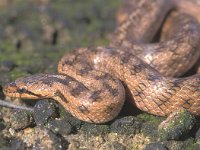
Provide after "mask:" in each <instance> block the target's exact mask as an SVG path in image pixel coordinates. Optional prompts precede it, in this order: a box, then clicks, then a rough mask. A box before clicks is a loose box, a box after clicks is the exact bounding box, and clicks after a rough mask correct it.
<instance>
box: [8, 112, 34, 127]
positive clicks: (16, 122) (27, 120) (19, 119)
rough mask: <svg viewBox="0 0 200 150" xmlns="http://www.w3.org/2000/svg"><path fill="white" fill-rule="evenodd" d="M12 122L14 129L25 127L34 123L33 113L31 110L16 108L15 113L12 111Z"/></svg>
mask: <svg viewBox="0 0 200 150" xmlns="http://www.w3.org/2000/svg"><path fill="white" fill-rule="evenodd" d="M10 122H11V127H12V128H13V129H15V130H18V129H24V128H26V127H28V126H32V125H34V119H33V114H32V112H30V111H25V110H16V111H15V112H14V113H11V117H10Z"/></svg>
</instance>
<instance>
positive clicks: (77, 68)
mask: <svg viewBox="0 0 200 150" xmlns="http://www.w3.org/2000/svg"><path fill="white" fill-rule="evenodd" d="M134 3H135V6H134V9H133V11H132V12H129V13H130V15H128V17H122V18H125V20H123V19H122V20H123V21H121V20H120V19H119V20H120V22H122V23H121V25H119V27H118V28H117V29H116V31H115V33H114V34H113V38H112V42H111V44H110V46H109V47H96V48H80V49H77V50H75V51H73V52H72V53H68V54H66V55H65V56H64V57H63V58H62V59H61V60H60V62H59V64H58V73H59V74H58V75H47V74H39V75H33V76H30V77H25V78H20V79H17V80H16V81H14V82H12V83H9V84H7V85H6V86H5V87H4V93H5V95H7V96H10V97H21V98H30V99H39V98H53V99H55V100H56V101H58V102H59V103H61V104H62V105H63V106H64V107H65V108H66V109H67V110H68V111H69V112H70V113H72V115H74V116H75V117H77V118H79V119H81V120H84V121H88V122H94V123H103V122H107V121H110V120H112V119H113V118H115V117H116V116H117V115H118V113H119V112H120V110H121V108H122V106H123V104H124V100H125V96H126V95H128V99H129V100H130V101H131V102H132V103H133V104H134V105H135V106H137V107H138V108H139V109H141V110H143V111H145V112H148V113H151V114H154V115H159V116H166V115H169V114H170V113H172V112H173V111H175V110H177V109H178V108H185V109H187V110H188V111H190V112H191V113H192V114H195V115H200V89H199V87H200V75H193V76H191V77H186V78H171V77H172V76H179V75H181V74H183V73H184V72H186V71H187V70H188V69H189V68H191V67H192V66H193V65H194V63H195V62H196V61H197V59H199V55H200V51H199V48H200V45H199V44H200V25H199V22H198V20H197V19H198V17H196V16H194V17H192V16H191V14H192V15H193V12H192V11H191V14H185V13H183V12H181V11H177V12H173V13H171V14H170V16H169V19H167V20H166V23H165V25H164V27H163V32H162V33H164V34H163V35H161V42H159V43H151V44H148V43H147V42H150V41H151V40H152V38H153V37H154V35H155V33H156V31H157V30H158V28H159V27H160V25H161V23H162V21H163V19H164V17H165V15H166V13H167V12H169V10H171V9H172V8H174V7H177V8H178V7H179V5H180V8H181V6H182V5H181V4H182V3H181V2H176V1H165V0H141V1H136V0H135V1H134ZM191 5H192V4H191ZM192 6H193V5H192ZM195 7H196V6H195ZM125 14H126V12H125ZM124 16H125V15H124ZM195 17H196V18H197V19H196V18H195ZM138 57H139V58H138ZM157 70H158V71H159V72H158V71H157Z"/></svg>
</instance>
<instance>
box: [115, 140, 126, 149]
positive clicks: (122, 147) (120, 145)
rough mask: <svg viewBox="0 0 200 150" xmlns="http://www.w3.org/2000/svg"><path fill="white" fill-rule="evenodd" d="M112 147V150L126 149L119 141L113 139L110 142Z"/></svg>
mask: <svg viewBox="0 0 200 150" xmlns="http://www.w3.org/2000/svg"><path fill="white" fill-rule="evenodd" d="M112 149H113V150H126V147H125V146H124V145H122V144H121V143H119V142H117V141H115V142H113V143H112Z"/></svg>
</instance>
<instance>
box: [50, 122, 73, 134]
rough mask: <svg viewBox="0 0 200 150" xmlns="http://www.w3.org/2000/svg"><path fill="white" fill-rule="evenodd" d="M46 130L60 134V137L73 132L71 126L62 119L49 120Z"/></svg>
mask: <svg viewBox="0 0 200 150" xmlns="http://www.w3.org/2000/svg"><path fill="white" fill-rule="evenodd" d="M47 128H48V129H50V130H51V131H53V132H54V133H59V134H61V135H62V136H64V135H68V134H70V133H72V131H73V126H72V125H71V124H70V123H69V122H68V121H67V120H65V119H63V118H59V119H52V120H49V121H48V123H47Z"/></svg>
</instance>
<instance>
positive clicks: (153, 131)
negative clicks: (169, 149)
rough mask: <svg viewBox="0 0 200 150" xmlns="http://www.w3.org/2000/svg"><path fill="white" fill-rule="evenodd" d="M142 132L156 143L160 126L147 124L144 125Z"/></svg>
mask: <svg viewBox="0 0 200 150" xmlns="http://www.w3.org/2000/svg"><path fill="white" fill-rule="evenodd" d="M141 132H142V133H143V134H144V135H146V136H149V137H150V138H151V140H152V141H156V140H157V137H158V125H157V124H154V123H152V122H145V123H143V124H142V127H141Z"/></svg>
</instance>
